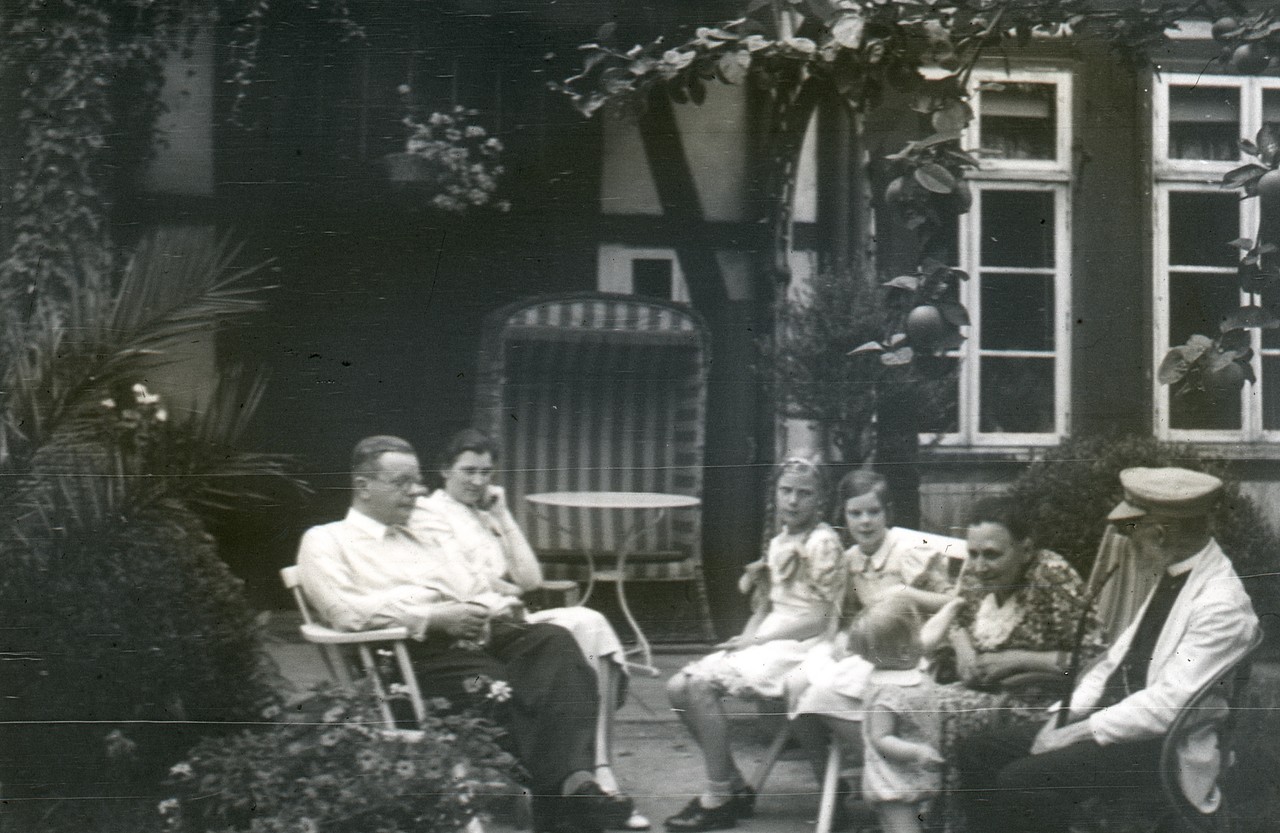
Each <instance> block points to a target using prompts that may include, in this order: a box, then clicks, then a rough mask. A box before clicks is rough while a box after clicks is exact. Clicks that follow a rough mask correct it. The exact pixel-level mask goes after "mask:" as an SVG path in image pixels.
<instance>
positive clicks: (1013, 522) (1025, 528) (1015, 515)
mask: <svg viewBox="0 0 1280 833" xmlns="http://www.w3.org/2000/svg"><path fill="white" fill-rule="evenodd" d="M978 524H999V525H1000V526H1002V527H1004V528H1005V529H1007V530H1009V535H1010V536H1012V537H1013V540H1015V541H1025V540H1026V539H1028V538H1030V537H1031V520H1030V513H1028V512H1026V511H1024V509H1023V507H1022V506H1021V505H1020V504H1019V503H1018V502H1017V501H1015V500H1014V499H1013V498H1011V497H1007V496H1005V495H998V496H993V497H984V498H982V499H981V500H979V501H978V502H977V503H976V504H974V506H973V509H971V510H970V511H969V526H977V525H978Z"/></svg>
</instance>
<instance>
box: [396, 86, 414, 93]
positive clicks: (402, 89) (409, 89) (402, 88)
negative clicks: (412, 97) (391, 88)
mask: <svg viewBox="0 0 1280 833" xmlns="http://www.w3.org/2000/svg"><path fill="white" fill-rule="evenodd" d="M396 92H398V93H400V95H408V94H409V93H411V92H413V88H412V87H410V86H409V85H408V84H401V85H400V86H398V87H396Z"/></svg>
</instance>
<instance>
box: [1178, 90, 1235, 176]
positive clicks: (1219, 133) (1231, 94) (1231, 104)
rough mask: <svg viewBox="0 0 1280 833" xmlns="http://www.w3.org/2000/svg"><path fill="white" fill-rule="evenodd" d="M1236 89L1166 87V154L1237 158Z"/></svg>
mask: <svg viewBox="0 0 1280 833" xmlns="http://www.w3.org/2000/svg"><path fill="white" fill-rule="evenodd" d="M1239 141H1240V90H1238V89H1234V88H1231V87H1202V86H1196V87H1170V88H1169V156H1170V158H1173V159H1211V160H1220V161H1234V160H1236V159H1239V158H1240V145H1239Z"/></svg>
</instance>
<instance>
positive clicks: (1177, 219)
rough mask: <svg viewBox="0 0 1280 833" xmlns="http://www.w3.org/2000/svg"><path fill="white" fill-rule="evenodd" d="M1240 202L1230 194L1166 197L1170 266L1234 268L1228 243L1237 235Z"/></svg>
mask: <svg viewBox="0 0 1280 833" xmlns="http://www.w3.org/2000/svg"><path fill="white" fill-rule="evenodd" d="M1239 202H1240V198H1239V197H1237V196H1236V195H1235V194H1232V193H1221V194H1215V193H1192V192H1187V191H1174V192H1173V193H1171V194H1169V265H1171V266H1235V265H1236V260H1237V256H1238V253H1237V251H1236V249H1234V248H1232V247H1231V246H1228V245H1227V244H1228V243H1230V242H1231V241H1232V240H1235V239H1236V238H1237V237H1239V236H1240V212H1239V208H1238V205H1239Z"/></svg>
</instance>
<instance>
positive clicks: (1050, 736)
mask: <svg viewBox="0 0 1280 833" xmlns="http://www.w3.org/2000/svg"><path fill="white" fill-rule="evenodd" d="M1064 708H1065V706H1064ZM1087 740H1093V732H1091V731H1089V721H1087V720H1081V721H1079V722H1077V723H1068V724H1067V725H1066V726H1063V727H1062V728H1061V729H1059V728H1058V721H1057V716H1056V715H1055V716H1054V717H1053V718H1051V719H1050V720H1049V721H1048V722H1047V723H1045V724H1044V726H1042V727H1041V728H1040V731H1039V732H1037V733H1036V739H1035V742H1034V743H1032V744H1031V754H1032V755H1040V754H1043V753H1045V752H1052V751H1053V750H1055V749H1062V748H1063V747H1066V746H1070V745H1071V744H1073V743H1080V742H1082V741H1087Z"/></svg>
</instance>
